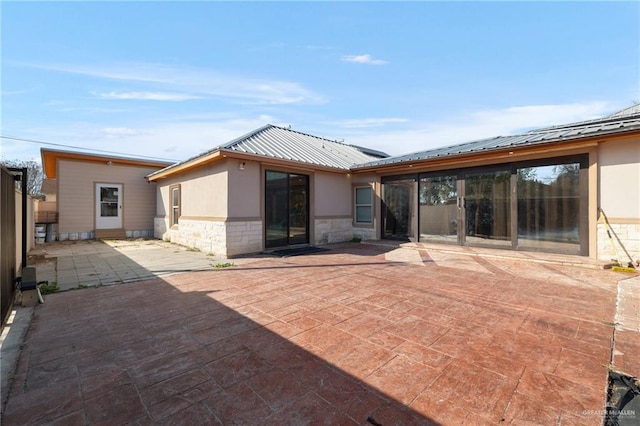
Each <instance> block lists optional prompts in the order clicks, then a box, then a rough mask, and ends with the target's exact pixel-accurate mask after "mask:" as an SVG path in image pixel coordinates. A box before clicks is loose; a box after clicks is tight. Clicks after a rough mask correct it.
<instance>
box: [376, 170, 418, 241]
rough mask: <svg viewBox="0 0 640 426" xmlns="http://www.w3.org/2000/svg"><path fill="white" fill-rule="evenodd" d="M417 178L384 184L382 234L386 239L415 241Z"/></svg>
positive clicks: (388, 181)
mask: <svg viewBox="0 0 640 426" xmlns="http://www.w3.org/2000/svg"><path fill="white" fill-rule="evenodd" d="M416 180H417V179H415V178H403V177H399V178H395V179H389V180H384V181H383V183H382V198H383V203H382V220H383V224H382V232H383V236H384V238H390V239H399V240H407V239H415V233H414V232H415V224H414V221H415V219H416V215H415V212H414V206H415V198H416Z"/></svg>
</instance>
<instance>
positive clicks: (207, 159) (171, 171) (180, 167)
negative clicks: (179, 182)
mask: <svg viewBox="0 0 640 426" xmlns="http://www.w3.org/2000/svg"><path fill="white" fill-rule="evenodd" d="M220 151H221V150H220V149H216V150H214V151H210V152H209V153H207V154H206V155H201V156H199V157H196V158H194V159H192V160H190V161H185V162H184V163H179V164H177V165H173V166H169V167H165V168H164V169H162V170H158V171H157V172H153V173H150V174H148V175H147V176H145V177H146V178H147V180H148V181H149V182H155V181H156V180H158V179H165V178H168V177H169V176H173V175H175V174H177V173H184V172H186V171H189V170H192V169H195V168H196V167H200V166H203V165H205V164H208V163H211V162H214V161H217V160H220V159H222V154H221V152H220Z"/></svg>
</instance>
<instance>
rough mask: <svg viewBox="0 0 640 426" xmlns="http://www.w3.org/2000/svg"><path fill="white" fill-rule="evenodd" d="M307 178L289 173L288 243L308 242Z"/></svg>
mask: <svg viewBox="0 0 640 426" xmlns="http://www.w3.org/2000/svg"><path fill="white" fill-rule="evenodd" d="M308 195H309V178H308V177H307V176H305V175H294V174H290V175H289V244H290V245H291V244H306V243H308V242H309V201H308V200H309V198H308Z"/></svg>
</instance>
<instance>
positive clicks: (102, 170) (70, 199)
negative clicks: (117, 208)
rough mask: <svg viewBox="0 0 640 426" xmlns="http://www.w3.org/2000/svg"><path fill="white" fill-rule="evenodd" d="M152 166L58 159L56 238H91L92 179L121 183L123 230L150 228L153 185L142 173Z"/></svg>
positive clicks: (151, 225)
mask: <svg viewBox="0 0 640 426" xmlns="http://www.w3.org/2000/svg"><path fill="white" fill-rule="evenodd" d="M154 170H156V169H155V168H152V167H140V166H119V165H111V166H109V165H107V164H99V163H88V162H79V161H68V160H60V161H59V163H58V191H59V193H58V199H57V203H58V233H59V235H60V239H76V238H93V230H94V228H95V184H96V183H115V184H122V188H123V189H122V192H123V200H122V209H123V227H124V229H125V230H127V231H151V230H153V217H154V215H155V205H156V203H155V198H156V188H155V184H153V183H148V182H147V181H146V179H145V178H144V177H145V176H146V175H147V174H149V173H151V172H152V171H154ZM65 237H66V238H65Z"/></svg>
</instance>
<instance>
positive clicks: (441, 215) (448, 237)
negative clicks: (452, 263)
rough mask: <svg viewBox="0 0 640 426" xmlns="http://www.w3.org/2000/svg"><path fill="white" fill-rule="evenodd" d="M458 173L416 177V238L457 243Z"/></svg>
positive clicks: (458, 221) (458, 218) (458, 220)
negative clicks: (417, 195)
mask: <svg viewBox="0 0 640 426" xmlns="http://www.w3.org/2000/svg"><path fill="white" fill-rule="evenodd" d="M458 185H459V181H458V176H457V175H445V176H425V177H421V178H420V188H419V190H418V191H419V194H420V210H419V212H418V214H419V217H420V240H421V241H423V240H429V241H437V242H445V243H449V244H457V243H458V242H459V237H458V224H459V223H460V217H459V216H458V214H459V208H458Z"/></svg>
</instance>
